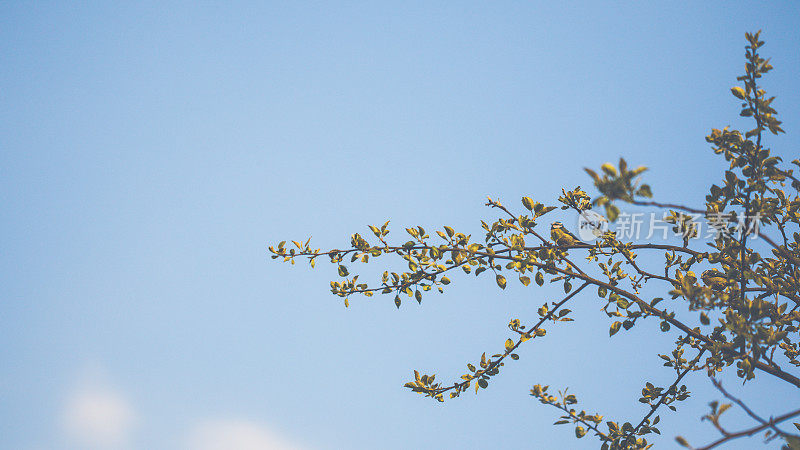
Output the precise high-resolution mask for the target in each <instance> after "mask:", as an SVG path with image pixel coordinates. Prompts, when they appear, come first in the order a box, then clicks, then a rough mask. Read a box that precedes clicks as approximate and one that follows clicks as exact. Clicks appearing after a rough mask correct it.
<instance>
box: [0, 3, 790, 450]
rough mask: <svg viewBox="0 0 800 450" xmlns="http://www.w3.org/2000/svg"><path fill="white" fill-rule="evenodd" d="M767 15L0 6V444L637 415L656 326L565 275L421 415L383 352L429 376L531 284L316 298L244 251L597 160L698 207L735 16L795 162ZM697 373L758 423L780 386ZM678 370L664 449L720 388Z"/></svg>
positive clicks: (354, 6) (552, 430)
mask: <svg viewBox="0 0 800 450" xmlns="http://www.w3.org/2000/svg"><path fill="white" fill-rule="evenodd" d="M126 3H128V4H126ZM134 3H135V4H134ZM798 25H800V7H798V4H797V3H795V2H777V1H776V2H769V3H766V2H764V3H762V2H668V4H667V2H664V4H657V3H656V2H430V1H426V2H401V3H398V5H397V6H394V7H393V6H391V5H390V4H389V3H388V2H341V3H340V4H338V5H336V4H333V3H332V2H284V3H280V4H279V3H277V2H276V3H271V2H252V3H248V2H216V3H212V2H163V1H160V2H12V1H6V2H2V3H0V447H2V448H9V449H52V448H55V449H73V448H74V449H80V448H106V449H108V448H127V449H172V448H186V449H198V450H205V449H219V448H236V446H237V445H238V446H239V448H243V449H244V448H248V449H262V448H304V449H334V448H357V449H373V448H393V449H406V448H444V447H451V448H488V447H493V446H500V447H512V446H513V447H514V448H595V447H596V441H594V440H592V439H590V438H588V437H587V438H584V439H583V440H581V441H578V440H576V439H575V438H574V435H573V430H572V428H571V427H566V426H565V427H562V428H557V427H553V426H552V425H551V424H552V422H553V421H555V420H556V417H557V414H556V413H557V411H556V410H554V409H553V408H549V407H546V406H543V405H540V404H539V403H538V402H537V401H535V400H534V399H533V398H531V397H530V396H528V389H529V388H530V386H531V385H533V384H534V383H542V384H549V385H551V386H553V387H554V388H563V387H567V386H568V387H570V389H571V392H574V393H576V394H578V395H579V396H580V398H581V400H582V402H581V407H584V408H586V409H587V410H590V411H592V412H594V411H597V412H599V413H601V414H605V415H606V416H607V417H608V418H610V419H613V420H620V421H625V420H631V421H633V420H637V419H638V418H640V417H641V416H642V414H643V413H644V410H645V407H644V406H643V405H640V404H638V403H637V401H636V400H637V399H638V397H639V395H640V389H641V387H642V386H643V384H644V382H645V381H646V380H652V381H655V382H660V383H669V382H670V381H671V380H669V377H670V376H671V373H670V372H669V371H668V370H667V369H665V368H662V367H661V363H660V362H659V361H660V360H659V359H658V357H657V356H655V354H654V352H653V351H652V350H651V349H649V348H647V347H655V348H657V349H659V351H661V352H665V351H668V350H669V349H670V348H671V345H672V339H674V335H660V334H655V333H654V332H653V330H654V329H655V328H656V327H657V323H656V322H655V321H649V322H645V324H644V326H640V327H636V328H634V329H633V330H632V331H630V332H628V333H620V334H618V335H617V336H615V337H614V338H608V334H607V330H608V326H609V319H608V318H606V317H605V316H604V315H602V313H601V312H600V311H599V310H598V309H599V305H598V304H597V301H596V299H594V298H592V296H591V295H586V296H584V297H583V298H582V299H580V302H582V304H581V303H577V304H576V306H574V307H572V309H573V310H575V317H576V322H573V323H570V324H562V326H554V327H551V329H550V330H549V331H550V332H549V333H548V335H547V337H546V338H545V339H542V340H541V341H537V342H530V343H528V344H527V345H526V346H525V347H524V348H523V349H522V350H521V352H520V354H521V360H520V361H517V362H514V363H513V364H509V365H507V366H506V368H505V370H504V373H503V374H501V376H500V377H498V378H497V379H496V381H495V382H494V383H492V384H491V386H490V387H489V389H487V390H485V391H482V392H481V394H480V395H477V396H474V395H466V396H464V397H462V398H461V399H458V400H456V401H450V402H447V403H445V404H444V405H440V404H435V403H433V402H431V401H429V400H426V399H423V398H421V397H418V396H417V395H415V394H411V393H410V392H408V391H407V390H405V389H403V388H402V384H403V383H404V382H406V381H408V380H409V378H410V377H411V376H412V372H411V371H412V369H415V368H416V369H420V370H423V371H426V372H436V373H437V374H438V377H437V378H441V379H443V380H444V381H448V380H452V379H454V378H457V377H458V376H459V375H460V374H461V373H463V370H464V367H465V364H466V363H467V362H472V361H475V360H476V358H479V357H480V354H481V353H482V352H484V351H487V352H489V353H493V352H495V351H497V350H499V349H501V348H502V343H503V341H504V340H505V339H506V338H507V337H509V332H508V330H507V329H506V324H507V323H508V321H509V319H511V318H512V317H518V318H520V319H522V320H523V321H524V320H526V319H530V318H532V317H534V316H535V314H536V312H535V311H536V308H537V307H538V306H539V305H541V304H542V303H543V302H545V301H549V300H557V299H558V295H559V294H560V293H561V288H560V286H558V285H552V286H549V285H547V286H545V287H544V288H538V289H535V288H532V287H531V288H523V287H522V286H520V285H519V284H517V283H513V286H512V285H511V283H510V286H509V288H508V289H506V290H505V291H504V292H500V291H499V289H498V288H497V287H496V286H495V285H494V282H493V280H491V279H489V278H488V277H487V278H480V279H475V278H474V277H470V278H467V277H454V283H453V284H452V285H451V286H452V288H451V289H449V290H448V291H446V293H445V295H431V296H428V297H427V298H426V299H425V301H424V302H423V303H422V305H421V306H420V305H417V304H416V303H415V302H407V303H406V304H404V305H403V307H402V308H401V309H400V310H399V311H398V310H397V309H396V308H395V307H394V304H393V303H392V299H391V297H382V296H378V297H374V298H373V299H362V298H354V299H352V301H351V306H350V308H348V309H345V308H344V306H343V305H342V302H341V301H340V299H339V298H337V297H334V296H331V295H330V292H329V286H328V281H329V280H330V279H334V278H335V277H336V274H335V267H333V266H330V265H326V264H320V265H318V266H317V268H316V269H314V270H311V269H310V268H308V267H307V266H295V267H290V266H287V265H282V264H277V263H275V262H273V261H272V260H270V259H269V258H268V255H267V251H266V245H268V244H274V243H276V242H277V241H280V240H284V239H301V238H302V239H305V238H307V237H308V236H310V235H313V241H312V242H315V243H316V246H317V247H344V246H346V245H348V243H349V236H350V234H352V233H354V232H360V233H365V232H368V230H367V228H366V225H367V224H380V223H383V222H384V221H386V220H388V219H391V220H392V224H393V225H394V227H395V228H394V229H395V233H394V234H392V235H390V236H395V237H396V239H398V240H403V241H404V240H405V239H404V238H403V234H404V233H401V231H402V230H403V228H404V227H406V226H412V225H423V226H424V227H426V228H427V229H429V230H430V229H434V228H437V227H441V226H442V225H444V224H447V225H451V226H453V227H455V228H457V229H459V230H463V231H465V232H470V233H473V234H474V235H476V236H478V235H480V222H479V220H480V219H485V220H488V219H492V218H494V217H496V213H495V212H493V211H490V210H488V209H487V208H485V207H484V206H483V203H484V202H485V198H486V195H491V196H492V197H493V198H499V199H500V200H501V201H503V202H504V203H507V204H509V205H514V206H515V207H516V206H517V205H519V203H518V200H519V198H520V197H521V196H523V195H527V196H531V197H533V198H534V199H536V200H538V201H542V202H554V201H555V199H556V198H557V197H558V194H559V193H560V189H561V187H568V188H571V187H574V186H576V185H583V186H588V185H589V179H588V177H586V175H585V174H584V173H583V171H582V168H583V167H585V166H590V167H598V166H599V165H600V164H602V163H604V162H607V161H615V160H616V159H617V158H619V157H620V156H625V157H626V158H627V159H628V160H629V161H630V162H631V164H636V165H639V164H642V165H647V166H649V167H650V168H651V171H650V172H649V173H648V175H647V180H648V181H649V182H650V184H651V185H652V186H653V191H654V194H655V197H656V199H659V200H664V201H675V200H682V201H684V202H686V203H691V204H702V201H703V197H704V195H705V191H704V189H706V188H707V186H709V185H710V184H711V183H712V182H716V181H717V180H718V178H719V175H718V173H719V171H720V170H722V169H723V167H724V162H722V161H720V159H718V158H717V157H715V156H714V155H713V154H712V152H711V151H710V150H709V146H708V145H707V144H706V142H705V141H704V136H705V135H706V134H707V133H708V131H709V129H710V128H711V127H722V126H725V125H728V124H731V125H738V124H742V123H743V122H742V121H741V120H740V119H739V118H738V117H737V114H738V109H737V107H738V105H737V103H736V101H735V99H734V98H733V97H732V96H731V95H730V93H729V90H728V89H729V88H730V86H733V85H734V84H735V82H736V81H735V78H736V76H738V75H739V74H740V73H741V72H743V65H744V64H743V53H744V50H743V47H744V44H745V41H744V32H745V31H754V30H757V29H763V30H764V31H763V37H764V38H765V40H766V42H767V45H766V46H765V47H764V49H763V53H764V55H766V56H770V57H772V64H773V65H774V66H775V70H774V71H773V72H772V73H771V74H770V75H769V76H768V77H767V78H766V79H765V81H764V85H765V86H766V87H767V89H768V91H769V92H770V93H771V94H773V95H776V96H777V100H776V101H775V103H774V104H773V105H774V106H775V107H776V109H777V110H778V111H779V113H780V118H781V119H782V120H783V121H784V125H783V128H784V129H785V130H786V131H787V134H786V135H783V136H781V137H779V138H772V137H770V138H768V139H767V144H768V145H770V146H772V147H773V148H774V149H775V151H776V152H777V154H779V155H782V156H783V157H784V159H789V160H791V159H794V158H796V157H798V155H799V154H800V152H798V150H797V149H798V148H800V138H799V137H798V136H800V107H798V105H800V79H799V78H798V76H797V74H798V73H800V51H798V49H800V45H799V44H800V26H798ZM564 220H565V222H566V221H567V220H574V218H572V219H570V218H569V217H566V216H565V219H564ZM726 383H727V384H726V385H727V386H731V387H732V388H735V392H737V394H738V395H740V396H742V397H743V398H745V399H747V400H749V401H752V402H753V406H755V407H757V408H759V410H760V411H762V412H763V413H764V414H765V415H769V414H774V413H780V412H782V411H783V410H784V409H785V408H786V407H787V405H791V404H795V405H796V404H797V403H800V396H798V395H795V397H794V398H792V397H791V396H789V397H787V396H786V394H785V392H786V391H785V390H780V389H777V387H778V386H777V385H775V384H772V383H769V382H764V383H763V384H760V385H759V386H760V388H759V389H760V390H756V389H754V386H753V387H751V386H750V385H746V386H745V387H743V388H742V387H741V383H740V382H739V381H737V380H736V379H733V378H726ZM687 384H689V386H690V388H691V389H692V391H693V392H694V396H693V399H692V401H691V402H689V403H688V404H687V405H686V406H685V407H684V408H683V409H681V411H683V412H685V414H684V415H681V416H678V415H675V414H670V413H669V412H664V413H663V414H662V424H664V426H663V427H662V430H665V436H664V438H663V439H662V440H661V441H662V442H665V443H666V445H665V447H666V448H670V447H672V446H673V445H674V441H673V440H672V439H673V437H674V435H675V434H678V433H680V434H683V435H684V436H687V437H689V438H690V440H691V442H693V443H696V444H701V443H703V442H706V441H710V439H711V438H714V437H716V436H715V433H714V431H713V430H712V427H711V426H710V425H709V424H708V423H702V424H701V423H700V422H699V420H698V419H699V417H700V415H702V414H703V413H705V411H706V404H707V402H708V401H710V400H713V399H718V398H719V395H718V394H717V393H716V392H715V391H714V390H713V388H711V386H710V385H709V383H708V382H707V381H706V380H705V379H704V377H703V376H702V375H699V374H698V375H696V376H695V377H694V378H693V379H690V380H689V382H688V383H687ZM736 414H737V413H732V414H731V418H732V419H735V418H736V417H737V416H736ZM735 424H736V422H735V421H734V422H733V425H735ZM732 428H735V426H732ZM757 443H758V442H757V440H754V441H749V442H748V441H742V442H737V443H736V445H733V446H732V447H731V448H748V447H749V446H751V445H754V444H757ZM247 445H250V447H247Z"/></svg>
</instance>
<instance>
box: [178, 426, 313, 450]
mask: <svg viewBox="0 0 800 450" xmlns="http://www.w3.org/2000/svg"><path fill="white" fill-rule="evenodd" d="M300 448H301V447H300V446H298V445H297V444H295V443H292V442H290V441H288V440H286V439H285V438H283V437H282V436H280V435H279V434H277V433H275V432H274V431H272V430H270V429H269V428H267V427H266V426H264V425H260V424H257V423H255V422H251V421H248V420H242V419H216V420H209V421H206V422H203V423H201V424H199V425H198V426H196V427H195V428H194V429H193V430H192V431H191V433H190V434H189V439H188V449H189V450H296V449H300Z"/></svg>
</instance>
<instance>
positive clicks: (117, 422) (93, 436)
mask: <svg viewBox="0 0 800 450" xmlns="http://www.w3.org/2000/svg"><path fill="white" fill-rule="evenodd" d="M84 378H86V379H83V380H81V382H80V383H78V385H77V386H76V387H74V388H73V389H72V390H71V392H70V393H69V394H68V395H67V399H66V402H65V404H64V408H63V410H62V414H61V425H62V429H63V431H64V433H65V435H66V438H67V439H68V440H69V441H70V442H71V443H73V444H75V445H77V446H80V448H87V449H108V450H110V449H122V448H127V447H129V446H130V437H131V431H132V429H133V426H134V422H135V413H134V411H133V407H132V406H131V404H130V402H129V401H128V399H127V398H126V397H125V396H124V395H123V394H122V393H121V392H120V391H118V390H116V389H114V388H112V387H111V386H109V385H108V384H107V383H105V382H103V381H102V379H101V377H97V376H96V375H95V376H89V377H84Z"/></svg>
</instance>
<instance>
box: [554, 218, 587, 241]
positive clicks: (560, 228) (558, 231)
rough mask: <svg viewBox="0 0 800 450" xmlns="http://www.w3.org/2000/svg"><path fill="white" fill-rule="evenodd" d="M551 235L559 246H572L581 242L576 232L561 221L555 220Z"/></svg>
mask: <svg viewBox="0 0 800 450" xmlns="http://www.w3.org/2000/svg"><path fill="white" fill-rule="evenodd" d="M550 237H552V238H553V241H554V242H555V243H556V245H558V246H570V245H575V244H577V243H578V242H580V240H578V238H577V237H575V235H574V234H572V233H570V232H569V231H567V229H566V228H564V224H563V223H561V222H553V224H552V225H550Z"/></svg>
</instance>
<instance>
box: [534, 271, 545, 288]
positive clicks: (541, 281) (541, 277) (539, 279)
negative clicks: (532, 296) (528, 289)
mask: <svg viewBox="0 0 800 450" xmlns="http://www.w3.org/2000/svg"><path fill="white" fill-rule="evenodd" d="M536 284H538V285H539V286H541V285H543V284H544V275H542V272H536Z"/></svg>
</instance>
